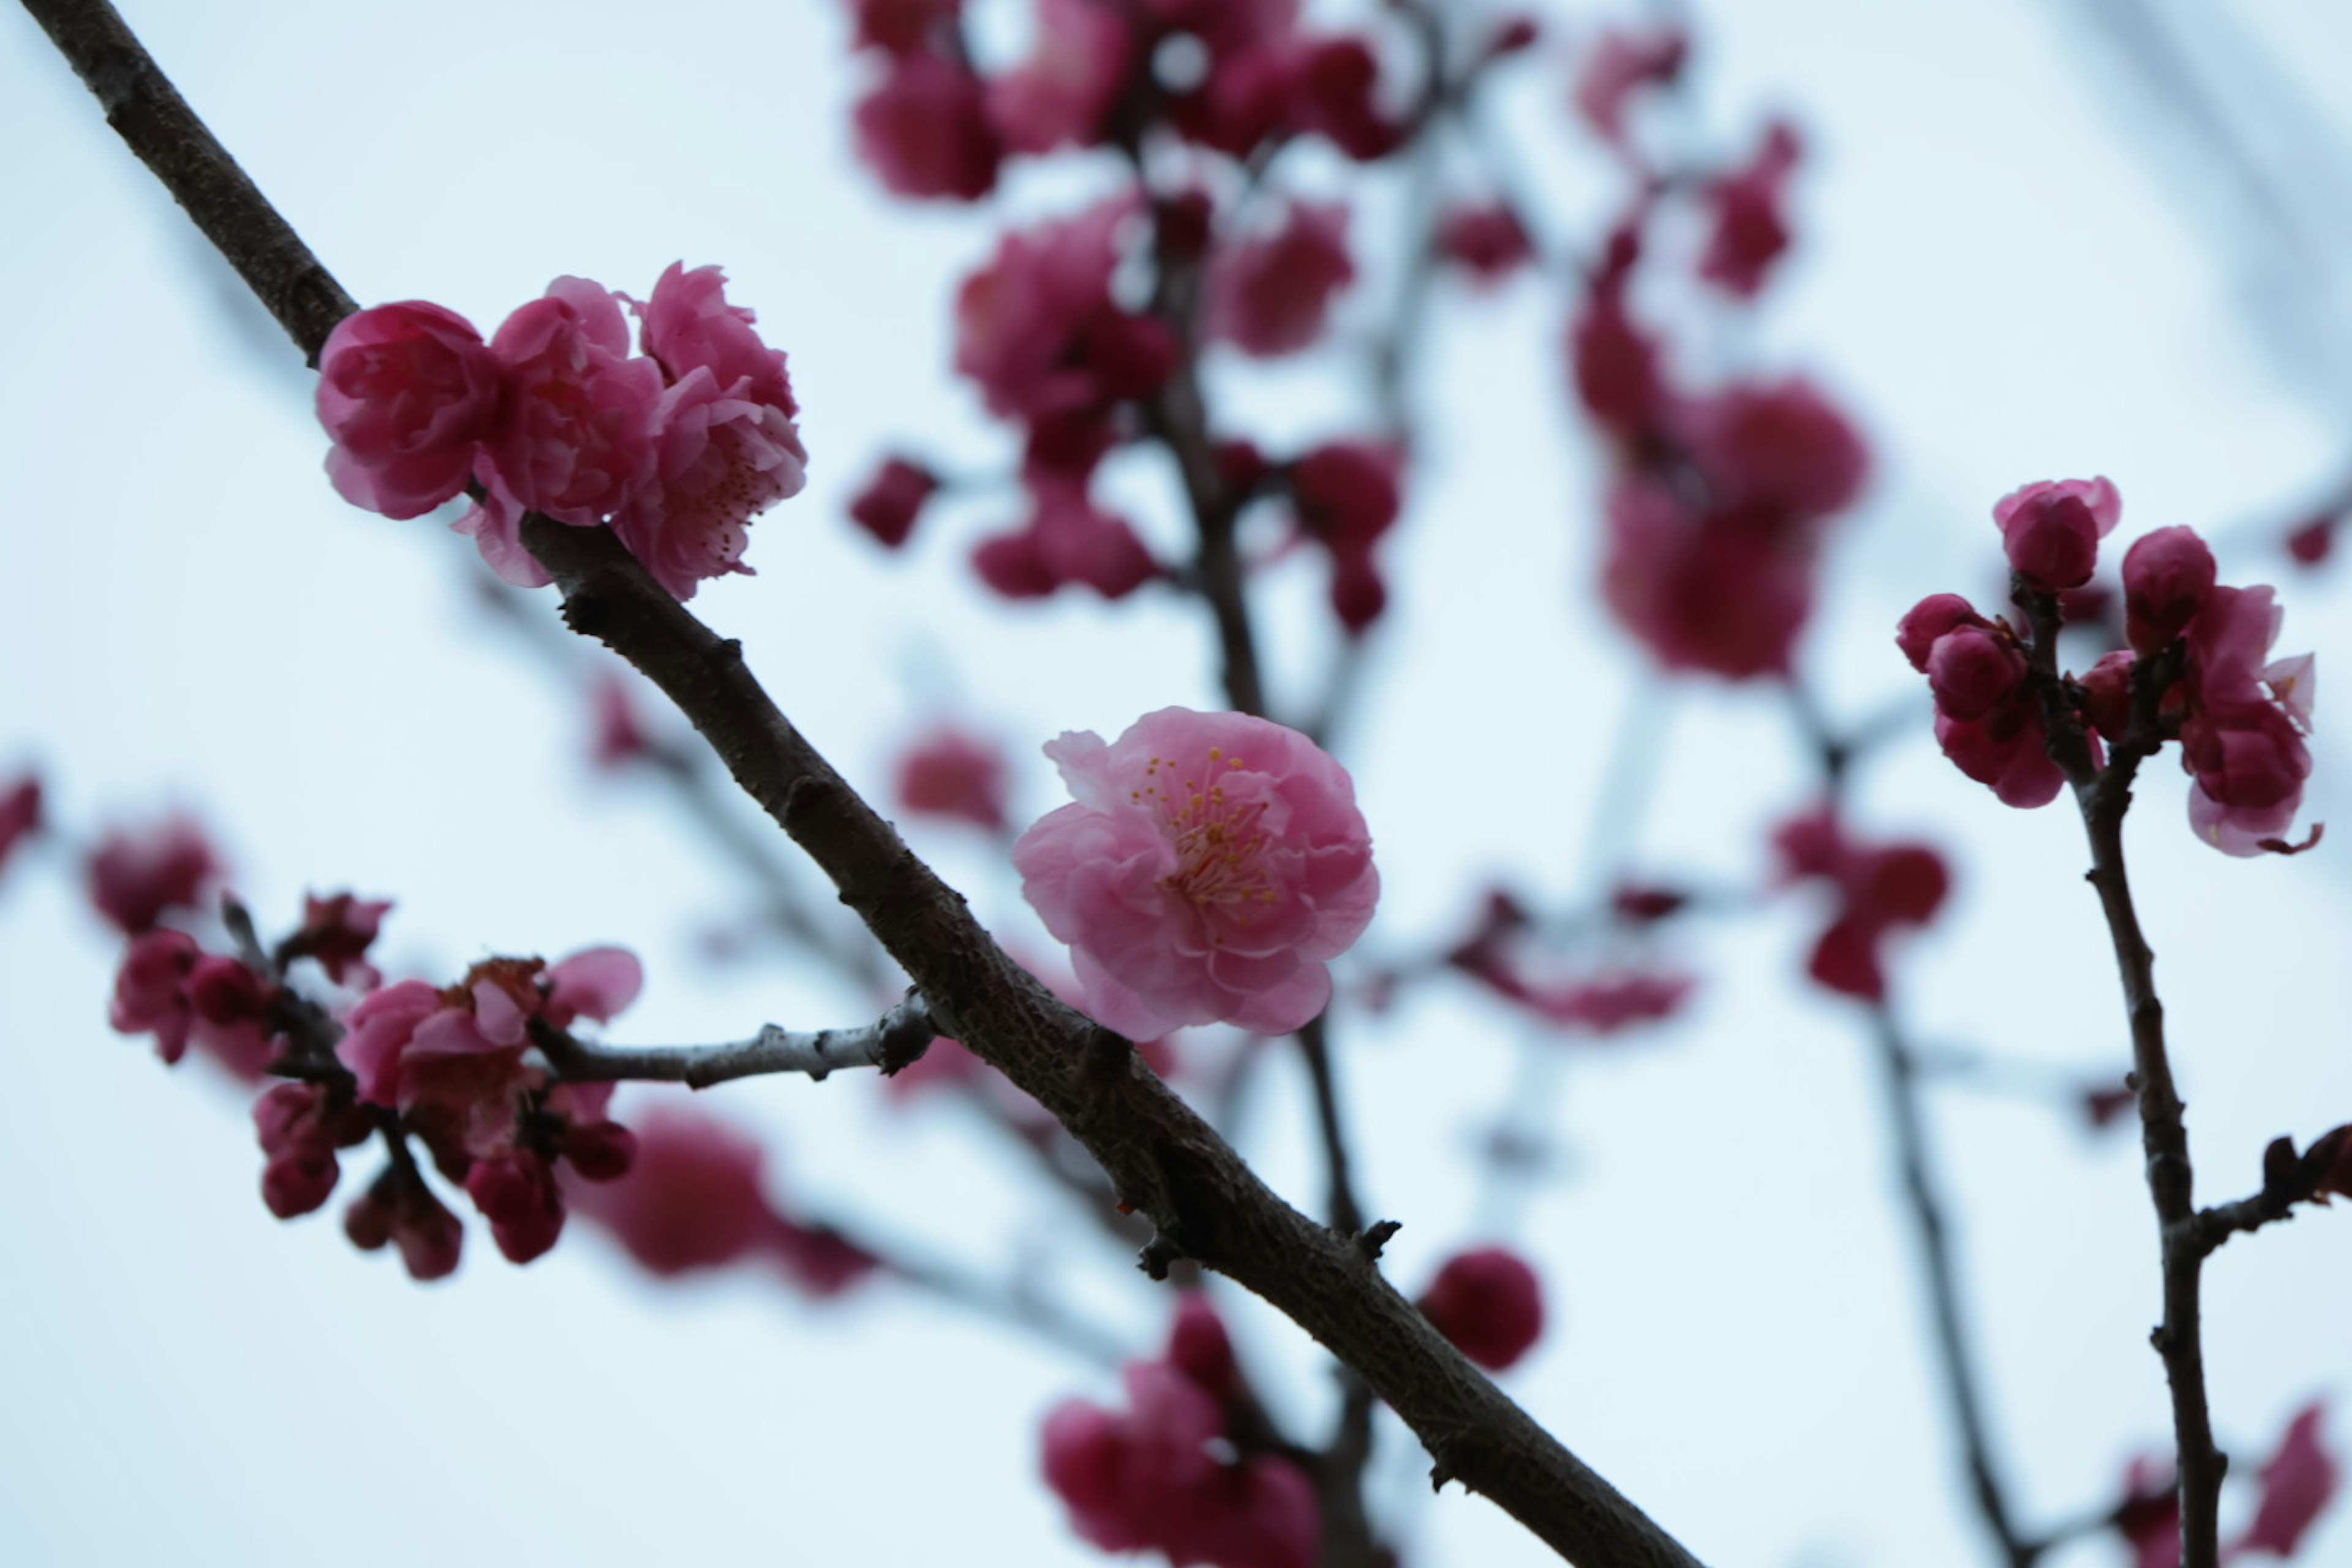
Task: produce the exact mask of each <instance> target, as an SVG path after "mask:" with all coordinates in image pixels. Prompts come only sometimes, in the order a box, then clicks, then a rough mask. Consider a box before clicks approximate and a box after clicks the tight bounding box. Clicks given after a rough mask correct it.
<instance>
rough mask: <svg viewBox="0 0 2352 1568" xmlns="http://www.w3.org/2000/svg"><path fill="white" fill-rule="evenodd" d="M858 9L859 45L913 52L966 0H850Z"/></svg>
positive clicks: (948, 21) (947, 22) (945, 24)
mask: <svg viewBox="0 0 2352 1568" xmlns="http://www.w3.org/2000/svg"><path fill="white" fill-rule="evenodd" d="M849 5H850V9H851V10H852V11H854V12H855V13H856V22H857V37H856V47H859V48H861V49H882V50H885V51H887V52H888V53H890V54H894V55H908V54H913V53H915V52H916V51H918V50H919V49H921V48H923V47H925V46H926V45H927V44H929V42H930V41H931V40H932V39H933V38H934V37H936V36H937V35H938V33H939V32H940V30H941V29H942V28H944V27H948V26H952V25H953V24H954V23H955V21H956V20H957V18H958V17H959V16H961V13H962V11H963V0H849Z"/></svg>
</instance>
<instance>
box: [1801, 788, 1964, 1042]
mask: <svg viewBox="0 0 2352 1568" xmlns="http://www.w3.org/2000/svg"><path fill="white" fill-rule="evenodd" d="M1773 845H1774V847H1775V849H1776V850H1777V851H1778V853H1779V855H1780V867H1781V876H1782V878H1783V879H1785V880H1789V881H1798V880H1804V879H1820V880H1822V881H1826V882H1828V883H1830V884H1831V886H1832V888H1834V889H1836V892H1837V896H1838V903H1837V908H1836V911H1835V913H1834V915H1833V917H1832V920H1831V921H1830V923H1829V925H1828V926H1827V927H1826V928H1825V929H1824V930H1823V931H1822V934H1821V935H1820V936H1819V937H1818V938H1817V939H1815V941H1814V943H1813V951H1812V954H1811V958H1810V959H1809V960H1808V961H1807V963H1806V972H1807V973H1810V974H1811V976H1812V977H1813V979H1814V980H1815V981H1816V982H1817V983H1819V984H1821V985H1822V986H1823V987H1825V988H1827V989H1829V990H1832V991H1835V992H1839V993H1841V994H1844V995H1848V996H1858V997H1861V998H1863V999H1864V1000H1866V1001H1876V1000H1878V999H1879V998H1881V997H1883V996H1885V994H1886V976H1885V968H1884V966H1883V960H1882V950H1883V948H1884V946H1885V941H1886V939H1887V938H1888V937H1889V936H1890V935H1892V934H1894V933H1895V931H1901V930H1903V929H1905V928H1908V927H1920V926H1925V925H1927V923H1928V922H1929V921H1932V920H1934V919H1935V918H1936V913H1937V910H1940V909H1942V908H1943V906H1944V900H1945V899H1946V898H1947V897H1948V895H1949V894H1950V891H1951V872H1950V870H1949V869H1948V868H1947V867H1946V866H1945V864H1944V858H1943V857H1942V856H1941V855H1939V854H1937V852H1936V851H1935V850H1934V849H1933V848H1931V847H1928V846H1927V845H1925V844H1911V843H1902V844H1884V845H1864V844H1861V843H1858V842H1856V841H1855V840H1853V839H1852V838H1850V837H1847V835H1846V833H1845V830H1844V828H1843V826H1841V825H1840V824H1839V822H1838V819H1837V817H1836V815H1835V814H1834V812H1833V811H1832V808H1831V807H1829V806H1827V805H1824V806H1822V807H1821V808H1820V809H1819V810H1818V811H1814V812H1811V813H1809V814H1807V815H1806V816H1800V817H1796V818H1793V819H1791V820H1790V821H1789V822H1787V823H1784V824H1783V825H1782V826H1780V830H1779V831H1778V832H1777V833H1775V834H1774V835H1773Z"/></svg>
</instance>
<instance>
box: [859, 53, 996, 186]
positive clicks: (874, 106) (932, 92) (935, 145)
mask: <svg viewBox="0 0 2352 1568" xmlns="http://www.w3.org/2000/svg"><path fill="white" fill-rule="evenodd" d="M852 117H853V123H854V125H855V128H856V143H857V156H858V158H859V159H860V160H861V161H863V162H864V163H865V164H866V167H867V168H869V169H872V170H873V171H874V172H875V174H878V175H880V176H881V179H882V184H884V185H885V186H887V188H889V189H890V190H891V191H893V192H895V193H897V194H898V195H902V196H916V197H930V196H939V197H945V198H949V199H951V200H955V201H965V202H971V201H978V200H979V199H980V198H981V197H982V196H984V195H987V194H988V193H989V192H990V191H992V190H994V189H995V188H996V165H997V161H998V159H999V157H1000V156H1001V155H1002V154H1001V153H1000V151H999V149H998V146H997V141H996V130H995V127H994V126H993V125H992V124H991V123H990V121H989V118H988V93H987V89H986V88H985V86H984V85H983V84H982V81H981V79H980V78H979V77H977V76H975V75H974V74H973V73H972V69H971V67H970V66H968V65H965V64H964V63H963V62H962V61H961V60H956V59H950V58H947V57H945V56H943V55H938V54H932V53H929V52H923V53H910V54H908V55H904V56H901V57H898V58H894V59H892V60H891V61H890V63H889V67H888V68H887V70H885V71H884V73H883V75H882V79H881V80H879V81H877V83H875V85H874V87H873V89H872V90H871V91H869V92H867V93H866V96H865V97H864V98H862V99H859V100H857V107H856V110H853V111H852Z"/></svg>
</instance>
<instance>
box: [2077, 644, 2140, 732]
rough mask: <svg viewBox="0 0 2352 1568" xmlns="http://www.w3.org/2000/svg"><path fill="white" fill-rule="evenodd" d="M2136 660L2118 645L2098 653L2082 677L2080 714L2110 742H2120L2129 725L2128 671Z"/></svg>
mask: <svg viewBox="0 0 2352 1568" xmlns="http://www.w3.org/2000/svg"><path fill="white" fill-rule="evenodd" d="M2134 662H2135V660H2134V658H2133V656H2132V652H2131V650H2130V649H2129V648H2120V647H2119V648H2117V649H2116V651H2115V652H2113V653H2110V654H2103V655H2101V656H2100V658H2099V662H2098V663H2096V664H2095V665H2093V666H2091V668H2090V669H2089V670H2088V671H2087V672H2085V673H2084V676H2083V678H2082V682H2081V684H2082V688H2083V717H2084V718H2085V719H2087V720H2089V721H2091V728H2092V729H2094V730H2096V731H2098V732H2099V733H2100V734H2101V735H2104V736H2105V737H2106V739H2107V740H2108V741H2109V742H2116V741H2120V740H2122V739H2123V738H2124V732H2125V731H2127V730H2129V729H2130V728H2131V672H2132V665H2133V663H2134Z"/></svg>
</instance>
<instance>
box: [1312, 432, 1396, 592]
mask: <svg viewBox="0 0 2352 1568" xmlns="http://www.w3.org/2000/svg"><path fill="white" fill-rule="evenodd" d="M1403 461H1404V454H1403V452H1402V450H1401V449H1399V448H1398V447H1394V446H1391V445H1389V444H1387V443H1384V442H1370V441H1330V442H1326V443H1325V444H1324V445H1322V446H1320V447H1316V448H1314V449H1313V450H1312V451H1309V452H1307V454H1305V455H1304V456H1302V457H1301V458H1299V459H1298V460H1297V462H1296V463H1294V464H1292V465H1291V469H1290V495H1291V500H1293V501H1294V502H1295V503H1296V504H1297V508H1298V521H1300V522H1301V523H1303V524H1305V525H1306V528H1307V531H1308V532H1309V533H1311V534H1313V535H1314V537H1315V538H1316V539H1317V540H1318V542H1321V543H1322V545H1323V546H1324V547H1325V548H1326V549H1328V551H1330V552H1331V608H1332V611H1333V613H1335V614H1336V615H1338V616H1339V624H1340V625H1341V626H1344V627H1346V628H1347V630H1348V632H1349V634H1350V635H1355V634H1360V633H1361V632H1363V631H1364V630H1365V629H1366V628H1367V627H1369V626H1370V625H1371V623H1372V622H1373V621H1375V620H1377V619H1378V618H1379V617H1380V615H1381V611H1382V610H1383V609H1385V608H1386V607H1387V605H1388V588H1387V585H1386V584H1384V583H1382V582H1381V576H1380V572H1379V569H1378V567H1377V566H1376V565H1375V564H1374V563H1373V561H1372V547H1373V545H1375V544H1376V543H1378V542H1379V541H1380V539H1381V535H1383V534H1385V533H1386V532H1387V531H1389V529H1390V527H1391V525H1393V524H1394V523H1395V521H1396V519H1397V511H1398V509H1399V506H1400V504H1401V502H1402V495H1401V493H1400V484H1399V474H1398V469H1399V468H1401V467H1402V464H1403Z"/></svg>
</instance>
